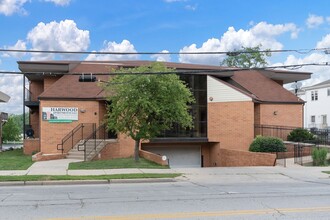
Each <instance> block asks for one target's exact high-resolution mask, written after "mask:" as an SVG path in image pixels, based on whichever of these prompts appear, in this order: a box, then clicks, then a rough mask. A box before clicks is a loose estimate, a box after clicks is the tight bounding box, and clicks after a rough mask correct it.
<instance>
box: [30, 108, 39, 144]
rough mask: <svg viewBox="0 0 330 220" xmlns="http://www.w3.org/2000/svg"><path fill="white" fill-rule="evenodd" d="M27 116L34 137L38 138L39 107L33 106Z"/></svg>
mask: <svg viewBox="0 0 330 220" xmlns="http://www.w3.org/2000/svg"><path fill="white" fill-rule="evenodd" d="M29 117H30V125H31V128H32V129H33V131H34V137H35V138H39V137H40V135H39V134H40V133H39V109H37V108H33V109H32V110H31V111H30V115H29Z"/></svg>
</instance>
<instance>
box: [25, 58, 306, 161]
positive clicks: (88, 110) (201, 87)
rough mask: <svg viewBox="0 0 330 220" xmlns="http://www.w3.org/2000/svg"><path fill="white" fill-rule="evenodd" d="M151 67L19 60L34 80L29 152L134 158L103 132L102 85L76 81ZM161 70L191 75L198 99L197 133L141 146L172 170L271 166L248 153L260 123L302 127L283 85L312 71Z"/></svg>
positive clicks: (169, 135) (121, 139) (28, 93)
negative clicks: (91, 145) (91, 138)
mask: <svg viewBox="0 0 330 220" xmlns="http://www.w3.org/2000/svg"><path fill="white" fill-rule="evenodd" d="M150 63H151V62H149V61H102V62H97V61H91V62H90V61H40V62H36V61H20V62H18V64H19V68H20V70H21V71H22V72H23V73H24V75H25V79H27V80H29V89H26V90H25V101H24V105H25V106H26V107H28V109H29V113H30V114H29V119H30V120H29V121H30V123H29V125H28V126H26V128H25V129H26V134H28V135H27V136H26V138H25V140H24V150H25V153H26V154H31V153H32V152H39V153H38V154H37V155H36V159H37V160H46V159H56V158H63V157H66V156H70V155H73V154H74V151H77V150H75V148H74V146H76V145H77V144H78V145H79V143H80V149H81V151H82V152H84V155H85V159H108V158H116V157H130V156H132V155H133V153H134V142H133V140H131V139H130V138H128V137H126V136H124V135H122V134H118V135H114V134H109V133H106V132H105V131H104V129H103V128H102V126H101V125H102V124H103V121H104V117H105V113H106V99H105V93H104V91H103V90H102V88H101V87H100V86H98V83H97V82H89V83H86V82H79V77H81V76H82V75H84V76H85V75H89V74H90V73H94V76H96V78H97V79H101V80H106V79H107V78H108V75H107V74H108V73H109V72H110V71H112V70H113V69H116V68H119V67H124V68H126V67H127V68H129V67H136V66H140V65H148V64H150ZM164 64H165V65H166V66H167V67H171V68H175V69H177V70H178V71H190V73H189V74H184V75H181V76H180V77H181V79H182V80H184V81H185V82H187V84H188V86H189V87H190V88H191V90H192V92H193V94H194V96H195V99H196V103H195V104H194V105H193V106H192V109H193V114H194V118H195V119H194V120H195V121H194V129H193V130H190V131H186V130H182V129H180V128H173V129H172V130H171V131H166V132H164V133H163V134H161V135H160V136H159V137H158V138H155V139H153V140H150V141H148V142H145V143H142V144H141V151H140V153H141V156H143V157H146V158H148V159H151V160H155V161H157V162H159V163H165V162H164V161H162V160H161V158H162V156H164V155H166V156H167V158H168V162H169V163H170V166H173V167H175V166H176V167H180V166H181V167H200V166H205V167H207V166H245V165H272V164H273V163H274V159H275V158H274V155H270V154H262V153H251V152H249V151H248V148H249V145H250V143H251V142H252V140H253V138H254V137H255V131H254V127H255V125H277V126H291V127H301V126H302V125H303V105H304V101H303V100H301V99H299V98H297V97H296V96H295V95H293V94H292V93H291V92H289V91H287V90H286V89H284V88H283V84H286V83H290V82H294V81H299V80H304V79H308V78H310V75H311V73H306V72H289V71H276V70H240V69H233V68H224V67H219V66H206V65H193V64H183V63H164ZM24 85H25V82H24ZM101 128H102V129H103V130H102V129H101ZM93 132H94V137H96V133H97V135H98V136H101V135H100V134H101V133H103V134H104V135H103V136H102V138H94V139H98V143H97V145H98V147H97V150H96V147H95V148H94V151H95V152H94V153H86V151H87V149H88V145H89V144H88V143H87V142H86V140H87V139H89V138H86V137H87V136H91V134H92V133H93ZM95 132H96V133H95ZM84 133H86V134H84ZM84 135H85V136H84ZM83 136H84V137H83ZM92 136H93V135H92ZM82 139H83V140H85V141H81V140H82ZM100 139H103V141H100ZM94 142H95V143H96V140H94ZM95 146H96V144H95ZM72 148H74V149H72ZM86 154H87V157H86ZM88 155H90V157H89V158H88Z"/></svg>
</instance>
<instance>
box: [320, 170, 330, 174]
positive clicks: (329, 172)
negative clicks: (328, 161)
mask: <svg viewBox="0 0 330 220" xmlns="http://www.w3.org/2000/svg"><path fill="white" fill-rule="evenodd" d="M322 172H323V173H327V174H330V171H322Z"/></svg>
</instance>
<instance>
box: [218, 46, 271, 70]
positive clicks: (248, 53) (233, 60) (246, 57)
mask: <svg viewBox="0 0 330 220" xmlns="http://www.w3.org/2000/svg"><path fill="white" fill-rule="evenodd" d="M261 46H262V45H258V46H256V47H242V50H237V51H234V52H230V53H228V54H227V58H226V59H224V60H223V61H222V62H221V65H224V66H228V67H241V68H256V67H264V66H266V65H267V64H268V63H267V61H266V58H267V57H270V56H271V52H270V50H269V49H268V50H265V52H260V48H261Z"/></svg>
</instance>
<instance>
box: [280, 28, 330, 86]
mask: <svg viewBox="0 0 330 220" xmlns="http://www.w3.org/2000/svg"><path fill="white" fill-rule="evenodd" d="M316 45H317V48H325V47H330V34H328V35H326V36H325V37H323V38H322V40H321V41H319V42H317V44H316ZM329 61H330V54H325V53H324V52H323V51H321V52H314V53H311V54H309V55H307V56H305V57H296V56H294V55H289V56H288V57H287V58H286V60H285V62H284V63H277V64H274V65H299V64H325V63H329ZM296 71H305V72H311V73H313V74H312V77H311V79H309V80H305V81H303V86H310V85H314V84H317V83H320V82H323V81H326V80H329V79H330V75H329V66H321V65H309V66H303V67H301V68H300V69H298V70H296Z"/></svg>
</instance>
